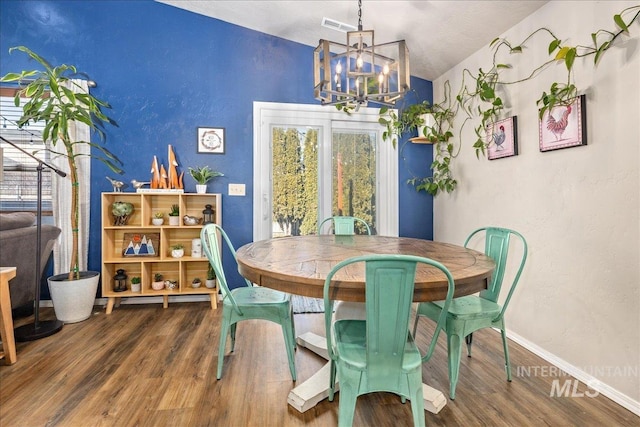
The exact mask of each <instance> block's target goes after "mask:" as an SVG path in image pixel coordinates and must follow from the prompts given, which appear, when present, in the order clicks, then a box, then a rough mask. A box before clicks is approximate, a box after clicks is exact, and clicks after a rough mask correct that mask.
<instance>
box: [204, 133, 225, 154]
mask: <svg viewBox="0 0 640 427" xmlns="http://www.w3.org/2000/svg"><path fill="white" fill-rule="evenodd" d="M224 136H225V131H224V128H198V153H201V154H224V144H225V141H224Z"/></svg>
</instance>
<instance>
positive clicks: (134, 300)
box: [40, 294, 220, 307]
mask: <svg viewBox="0 0 640 427" xmlns="http://www.w3.org/2000/svg"><path fill="white" fill-rule="evenodd" d="M202 301H206V302H209V301H210V300H209V295H208V294H207V295H173V296H170V297H169V302H202ZM218 301H220V294H218ZM154 303H157V304H161V303H162V297H131V298H127V297H123V298H122V299H121V300H120V304H122V305H129V304H154ZM94 305H101V306H106V305H107V298H96V301H95V303H94ZM40 307H53V303H52V302H51V300H41V301H40Z"/></svg>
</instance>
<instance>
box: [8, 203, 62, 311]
mask: <svg viewBox="0 0 640 427" xmlns="http://www.w3.org/2000/svg"><path fill="white" fill-rule="evenodd" d="M35 223H36V216H35V215H34V214H33V213H31V212H16V213H3V214H0V246H1V247H2V249H0V266H3V267H17V272H16V273H17V274H16V277H15V278H13V279H12V280H11V281H10V282H9V294H10V295H11V308H12V309H14V310H16V309H19V308H22V307H23V306H26V305H28V304H33V300H34V299H35V290H36V289H35V281H36V268H35V262H36V246H37V230H36V225H35ZM41 231H42V234H41V249H40V274H41V275H42V272H43V271H44V268H45V267H46V265H47V262H48V260H49V257H50V256H51V252H52V251H53V245H54V243H55V241H56V239H57V238H58V235H60V229H59V228H58V227H55V226H53V225H42V229H41Z"/></svg>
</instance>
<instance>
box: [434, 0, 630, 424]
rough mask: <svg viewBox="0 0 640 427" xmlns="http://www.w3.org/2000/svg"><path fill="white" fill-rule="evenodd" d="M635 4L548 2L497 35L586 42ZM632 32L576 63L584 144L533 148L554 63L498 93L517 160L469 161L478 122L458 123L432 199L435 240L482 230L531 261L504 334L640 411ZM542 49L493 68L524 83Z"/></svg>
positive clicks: (560, 70) (479, 63) (555, 72)
mask: <svg viewBox="0 0 640 427" xmlns="http://www.w3.org/2000/svg"><path fill="white" fill-rule="evenodd" d="M634 4H636V5H637V4H638V2H620V1H611V2H610V1H598V2H595V1H580V2H578V1H552V2H550V3H548V4H547V5H545V6H544V7H542V8H541V9H539V10H538V11H537V12H536V13H534V14H533V15H531V16H529V17H528V18H526V19H525V20H524V21H522V22H521V23H520V24H518V25H517V26H515V27H514V28H512V29H511V30H509V31H508V32H507V33H505V34H503V35H502V36H503V37H506V38H507V39H508V40H510V41H512V42H513V43H520V42H521V41H522V40H523V39H524V38H525V37H526V36H528V35H529V34H530V33H531V32H532V31H533V30H535V29H537V28H540V27H543V26H544V27H546V28H549V29H550V30H552V31H553V32H554V34H555V35H556V36H557V37H559V38H561V39H563V40H566V41H568V43H569V44H572V45H575V44H580V45H590V44H591V33H592V32H595V31H596V30H598V29H608V30H610V31H614V29H615V27H614V23H613V15H614V14H616V13H619V12H620V11H622V10H623V9H624V8H626V7H629V6H632V5H634ZM630 36H631V37H626V36H625V37H622V39H621V40H619V41H617V42H616V46H615V47H614V48H612V49H611V50H609V51H608V52H607V53H606V54H605V55H604V56H603V57H602V58H601V61H600V64H599V65H598V66H597V68H594V66H593V56H591V57H589V58H588V59H586V60H583V59H580V60H577V61H576V66H575V67H574V68H575V83H576V85H577V86H578V88H579V89H581V90H582V91H583V93H584V94H586V95H587V107H586V109H587V134H588V145H587V146H582V147H573V148H568V149H564V150H558V151H552V152H545V153H541V152H540V151H539V149H538V119H537V107H536V100H537V99H538V97H539V96H540V94H541V93H542V91H543V90H548V88H549V86H550V84H551V82H553V81H559V82H563V81H565V80H566V72H565V71H566V69H565V68H564V66H563V65H560V66H554V67H551V68H549V69H547V70H546V71H545V72H543V73H542V75H540V76H539V77H537V78H535V79H534V80H533V81H528V82H526V83H523V84H518V85H512V86H509V87H508V88H507V89H506V92H505V93H503V94H502V95H504V96H503V99H504V100H506V102H507V104H508V107H509V108H508V112H507V113H506V114H505V117H507V116H511V115H516V116H517V117H518V145H519V152H520V153H519V155H518V156H515V157H511V158H506V159H500V160H494V161H489V160H487V159H482V158H481V159H480V160H477V159H476V156H475V152H474V150H473V148H472V144H473V142H474V140H475V138H474V133H473V130H472V128H473V127H474V126H475V125H477V123H478V122H477V120H476V122H475V123H474V124H473V126H471V125H467V126H466V127H465V130H464V133H463V137H462V140H463V142H462V144H463V148H462V151H461V153H460V155H459V157H458V158H457V159H456V161H455V165H454V171H455V174H456V176H457V178H458V179H459V188H458V190H456V192H455V193H454V194H453V195H440V196H438V197H437V198H436V200H435V205H434V218H435V219H434V236H435V237H434V238H435V240H439V241H445V242H452V243H462V242H463V241H464V238H465V236H466V235H467V234H468V233H469V232H470V231H471V230H473V229H475V228H477V227H480V226H484V225H495V226H503V227H509V228H513V229H516V230H518V231H520V232H521V233H522V234H523V235H524V236H525V237H526V238H527V240H528V243H529V250H530V257H529V260H528V263H527V266H526V267H525V272H524V275H523V277H522V280H521V284H520V287H519V288H518V291H517V292H516V294H515V296H514V299H513V300H512V303H511V305H510V308H509V311H508V313H507V314H508V316H507V326H508V328H509V330H510V331H512V332H513V333H514V335H515V336H516V337H517V336H519V337H520V338H521V340H522V341H523V342H524V343H525V344H528V345H529V347H530V348H532V349H537V350H538V351H539V352H541V353H543V354H545V355H546V356H547V357H548V358H549V359H550V360H555V361H556V362H558V363H559V364H560V365H562V366H565V367H573V368H574V369H577V370H578V371H581V372H582V373H584V374H586V375H585V376H583V378H589V376H590V375H592V376H593V377H595V378H597V379H598V380H599V381H600V382H602V383H603V384H604V385H602V386H601V387H600V390H601V391H604V392H605V394H607V392H608V395H609V396H610V397H612V398H613V399H614V400H616V401H618V402H619V403H622V404H623V405H624V406H626V407H627V408H629V409H631V410H632V411H634V412H636V413H638V414H640V403H639V402H640V378H639V377H638V375H640V374H639V372H638V371H639V365H640V363H639V362H640V356H639V355H640V292H639V285H640V269H639V264H640V255H639V250H638V247H639V242H640V230H639V228H640V210H639V196H640V178H639V174H638V170H639V169H640V151H639V149H638V146H639V145H640V131H639V130H640V23H639V22H635V23H634V24H633V26H632V28H631V31H630ZM549 42H550V39H549V38H544V39H543V38H542V37H537V38H535V39H534V40H533V41H531V42H528V43H527V44H526V46H527V48H526V49H525V53H523V54H521V55H519V56H510V57H508V58H505V57H503V58H505V59H503V60H502V61H501V62H508V63H511V64H512V65H514V66H515V68H516V69H517V70H516V71H517V73H518V74H519V75H520V76H521V77H522V76H524V75H525V74H526V73H528V72H529V71H530V70H531V69H533V68H534V67H535V66H537V65H539V64H541V63H542V62H543V61H545V60H546V59H547V58H548V56H547V46H548V44H549ZM491 55H492V51H491V50H490V49H489V47H488V45H487V47H486V48H485V49H483V50H481V51H479V52H477V53H475V54H474V55H473V56H471V57H470V58H468V59H467V60H465V61H464V62H463V63H461V64H459V65H458V66H457V67H456V68H454V69H452V70H450V71H449V72H448V73H447V74H445V75H444V76H442V77H441V78H439V79H438V80H436V81H435V82H434V101H435V102H438V101H439V100H441V99H442V86H443V83H444V81H445V80H447V79H449V80H450V81H451V82H452V88H453V90H454V91H455V90H456V89H457V88H458V87H459V84H460V78H461V75H462V70H463V69H464V68H468V69H470V70H474V71H476V70H478V68H479V67H482V68H483V69H484V70H488V69H489V68H490V67H491ZM513 76H515V74H513ZM458 125H459V123H458ZM516 364H517V361H516ZM615 368H620V369H621V370H622V371H615ZM515 381H517V378H516V379H515Z"/></svg>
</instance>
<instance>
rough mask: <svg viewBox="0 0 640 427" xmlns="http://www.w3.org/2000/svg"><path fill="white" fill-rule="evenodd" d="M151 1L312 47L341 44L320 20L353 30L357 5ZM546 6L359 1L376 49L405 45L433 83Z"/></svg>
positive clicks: (516, 0)
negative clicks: (398, 42) (323, 43)
mask: <svg viewBox="0 0 640 427" xmlns="http://www.w3.org/2000/svg"><path fill="white" fill-rule="evenodd" d="M156 1H158V2H160V3H165V4H168V5H172V6H175V7H178V8H181V9H185V10H189V11H192V12H195V13H199V14H202V15H205V16H210V17H212V18H217V19H220V20H222V21H226V22H230V23H232V24H236V25H240V26H242V27H246V28H250V29H253V30H256V31H260V32H263V33H267V34H271V35H274V36H277V37H282V38H284V39H287V40H292V41H295V42H299V43H302V44H305V45H309V46H314V47H315V46H317V45H318V41H319V40H320V39H326V40H331V41H335V42H338V43H345V42H346V35H345V34H344V33H340V32H338V31H336V30H332V29H328V28H324V27H322V26H321V23H322V19H323V18H325V17H326V18H331V19H333V20H336V21H340V22H343V23H345V24H350V25H353V26H354V27H357V25H358V2H357V1H356V0H349V1H339V0H324V1H312V0H309V1H306V0H293V1H284V0H283V1H230V0H156ZM545 3H547V1H541V0H536V1H520V0H500V1H491V0H483V1H466V0H448V1H426V0H422V1H404V0H387V1H374V0H369V1H367V0H364V1H363V2H362V24H363V29H365V30H375V40H376V44H381V43H387V42H392V41H396V40H402V39H404V40H406V42H407V46H408V47H409V52H410V61H411V74H412V75H414V76H417V77H421V78H424V79H427V80H434V79H436V78H437V77H439V76H441V75H442V74H443V73H445V72H446V71H448V70H449V69H450V68H452V67H453V66H455V65H457V64H458V63H460V62H461V61H462V60H464V59H466V58H467V57H468V56H470V55H471V54H472V53H473V52H475V51H477V50H479V49H480V48H482V47H483V46H486V45H488V44H489V43H490V42H491V40H493V39H494V38H496V37H498V36H499V35H500V34H502V33H503V32H505V31H506V30H508V29H509V28H511V27H513V26H514V25H515V24H517V23H518V22H520V21H521V20H522V19H524V18H525V17H527V16H528V15H530V14H531V13H533V12H534V11H535V10H537V9H538V8H540V7H541V6H543V5H544V4H545Z"/></svg>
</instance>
